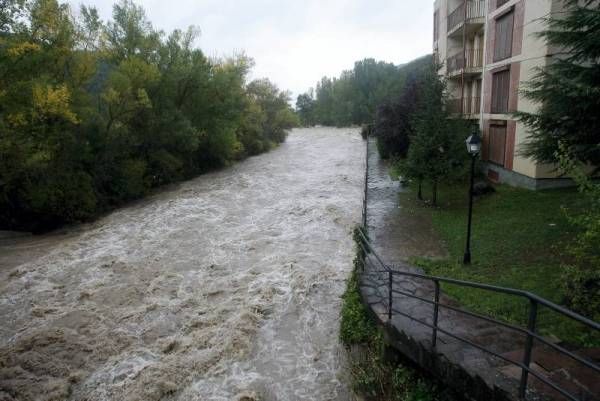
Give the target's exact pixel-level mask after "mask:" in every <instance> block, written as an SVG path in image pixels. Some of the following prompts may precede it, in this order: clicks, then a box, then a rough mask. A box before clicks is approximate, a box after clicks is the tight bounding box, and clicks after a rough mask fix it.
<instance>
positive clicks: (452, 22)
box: [448, 0, 485, 32]
mask: <svg viewBox="0 0 600 401" xmlns="http://www.w3.org/2000/svg"><path fill="white" fill-rule="evenodd" d="M466 5H467V12H466V18H467V21H468V20H470V19H474V18H483V17H484V16H485V0H471V1H467V2H466ZM463 22H465V3H462V4H461V5H460V6H458V7H457V8H455V9H454V11H452V12H451V13H450V14H449V15H448V32H450V31H452V30H453V29H454V28H456V27H457V26H458V25H460V24H461V23H463Z"/></svg>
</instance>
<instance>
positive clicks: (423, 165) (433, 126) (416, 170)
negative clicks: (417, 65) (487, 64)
mask: <svg viewBox="0 0 600 401" xmlns="http://www.w3.org/2000/svg"><path fill="white" fill-rule="evenodd" d="M445 90H446V85H445V82H444V81H443V80H442V78H441V77H440V76H439V75H438V74H437V66H435V65H434V64H433V63H432V64H431V65H430V66H429V67H428V68H427V70H426V71H425V75H424V80H423V84H422V92H421V96H420V101H419V105H418V108H417V111H416V113H415V114H414V117H413V120H412V123H411V126H412V132H413V133H412V135H411V137H410V147H409V149H408V153H407V157H406V159H405V160H404V161H403V163H402V167H403V172H404V174H405V175H406V176H407V178H412V179H416V180H417V181H418V182H419V185H420V183H421V182H422V181H426V182H429V183H430V184H431V186H432V203H433V205H434V206H435V205H437V200H438V199H437V198H438V197H437V189H438V185H439V183H441V182H442V181H444V180H452V179H456V178H459V177H461V176H462V175H463V174H464V172H465V165H466V163H465V162H466V159H467V152H466V151H465V150H464V140H465V138H466V137H467V135H468V132H469V130H468V122H466V121H465V120H451V119H450V118H449V115H448V113H447V112H446V108H445V101H446V94H445Z"/></svg>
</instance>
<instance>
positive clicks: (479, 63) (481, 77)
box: [433, 0, 569, 189]
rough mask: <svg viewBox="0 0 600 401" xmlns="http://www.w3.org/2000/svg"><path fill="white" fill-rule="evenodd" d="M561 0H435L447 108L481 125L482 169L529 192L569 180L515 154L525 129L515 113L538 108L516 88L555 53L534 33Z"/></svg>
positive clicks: (437, 48)
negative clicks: (525, 188) (447, 101)
mask: <svg viewBox="0 0 600 401" xmlns="http://www.w3.org/2000/svg"><path fill="white" fill-rule="evenodd" d="M561 7H562V5H561V1H560V0H436V1H435V6H434V40H433V50H434V54H435V55H436V56H437V57H438V60H439V61H440V62H441V63H443V66H442V68H441V70H440V74H443V75H445V76H446V78H447V81H448V91H449V95H450V100H449V104H448V108H449V110H450V111H451V112H452V113H454V114H456V115H462V116H463V117H464V118H467V119H472V120H473V122H474V123H477V124H479V126H480V128H481V132H482V135H483V149H482V158H483V160H484V162H485V163H484V166H485V173H486V174H487V176H488V178H489V179H490V180H492V181H495V182H504V183H508V184H511V185H517V186H522V187H527V188H532V189H538V188H547V187H554V186H561V185H568V184H569V181H568V180H564V179H561V178H560V177H558V176H557V174H556V171H555V170H554V168H553V166H548V165H542V164H539V163H536V162H534V161H533V160H531V159H528V158H525V157H523V156H521V155H520V154H519V147H520V145H521V144H522V143H523V142H525V140H526V138H527V135H528V134H527V129H526V127H525V126H524V125H523V124H521V123H520V122H518V121H515V120H514V118H512V116H511V114H510V113H512V112H513V111H516V110H521V111H534V110H535V108H536V107H537V106H536V105H535V104H533V103H531V102H530V101H529V100H527V99H525V98H524V97H523V96H522V95H521V94H520V92H519V87H520V86H521V85H522V83H523V82H525V81H528V80H530V79H531V78H532V77H533V75H534V74H535V71H534V69H535V68H536V67H540V66H544V65H545V64H546V63H548V62H550V61H551V57H552V50H553V49H550V48H549V47H548V46H547V45H546V44H545V43H544V41H543V40H541V39H539V38H537V37H536V36H535V33H537V32H540V31H542V30H544V28H545V27H544V22H543V21H542V17H546V16H548V15H549V14H550V13H554V12H557V11H560V8H561Z"/></svg>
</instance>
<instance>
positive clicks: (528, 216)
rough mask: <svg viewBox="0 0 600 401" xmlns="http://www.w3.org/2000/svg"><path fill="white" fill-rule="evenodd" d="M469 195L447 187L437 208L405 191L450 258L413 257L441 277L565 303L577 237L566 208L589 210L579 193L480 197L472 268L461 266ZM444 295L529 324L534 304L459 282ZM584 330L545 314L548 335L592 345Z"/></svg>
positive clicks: (508, 190)
mask: <svg viewBox="0 0 600 401" xmlns="http://www.w3.org/2000/svg"><path fill="white" fill-rule="evenodd" d="M467 194H468V188H467V187H466V186H446V187H443V188H441V190H440V196H439V199H440V206H439V207H437V208H432V207H429V206H427V205H424V204H423V203H421V202H419V201H417V200H416V199H415V198H416V196H415V191H414V188H412V191H411V192H409V193H403V194H400V204H401V205H403V207H405V208H408V209H411V210H413V211H414V213H418V214H421V215H422V216H424V217H425V218H427V219H430V220H431V221H432V222H433V226H434V227H435V229H436V231H437V232H438V233H439V235H440V236H441V237H442V239H443V241H444V242H445V244H446V246H447V248H448V251H449V254H450V256H449V257H448V258H444V259H441V260H431V259H426V258H413V262H415V263H416V264H418V265H419V266H421V267H423V268H425V270H426V271H427V272H428V273H430V274H433V275H438V276H445V277H452V278H458V279H463V280H469V281H476V282H481V283H487V284H492V285H498V286H504V287H512V288H519V289H523V290H526V291H530V292H533V293H535V294H537V295H539V296H542V297H544V298H546V299H549V300H551V301H553V302H555V303H559V304H560V303H562V302H563V300H564V293H563V288H562V286H561V275H562V269H563V267H562V266H563V264H564V263H565V262H568V261H569V257H568V255H567V254H566V251H565V249H566V247H567V246H568V244H569V243H570V240H571V239H572V238H573V235H574V232H573V228H572V227H571V225H570V224H569V222H568V221H567V218H566V216H565V213H564V211H563V208H569V209H571V210H573V211H577V210H578V208H580V207H581V206H582V204H581V200H580V195H579V194H578V192H577V191H576V189H558V190H545V191H530V190H526V189H519V188H512V187H508V186H503V185H499V186H497V187H496V193H494V194H491V195H487V196H484V197H482V198H480V199H477V200H476V202H475V204H474V209H473V236H472V242H471V252H472V264H471V265H470V266H464V265H462V263H461V260H462V256H463V252H464V247H465V238H466V237H465V236H466V223H467V201H468V197H467ZM444 291H445V292H446V293H447V294H449V295H451V296H452V297H454V298H456V299H457V300H458V301H459V302H460V303H461V304H463V305H465V306H467V307H469V308H470V309H471V310H475V311H478V312H482V313H484V314H488V315H491V316H494V317H498V318H501V319H504V320H506V321H509V322H515V323H519V324H524V323H525V322H526V319H527V307H528V304H527V302H526V301H524V300H522V299H520V298H516V297H510V296H507V295H503V294H494V293H489V292H485V293H484V292H482V291H481V290H476V289H468V288H465V287H458V286H453V285H446V286H444ZM579 329H580V328H579V327H577V325H576V324H575V323H573V322H572V321H570V320H568V319H564V318H561V317H559V316H558V315H557V314H555V313H553V312H551V311H549V310H542V311H541V313H540V323H539V330H540V332H541V333H543V334H545V335H554V336H556V337H558V338H560V339H563V340H567V341H568V342H573V343H577V344H586V343H589V342H590V341H591V340H590V339H589V338H588V337H587V336H586V335H585V333H583V332H582V331H581V330H579ZM594 341H595V340H594ZM594 341H592V343H593V342H594Z"/></svg>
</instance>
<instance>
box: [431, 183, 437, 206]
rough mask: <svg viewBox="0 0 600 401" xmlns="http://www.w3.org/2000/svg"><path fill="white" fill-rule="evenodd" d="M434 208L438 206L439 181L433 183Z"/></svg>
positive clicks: (432, 201) (432, 202)
mask: <svg viewBox="0 0 600 401" xmlns="http://www.w3.org/2000/svg"><path fill="white" fill-rule="evenodd" d="M431 204H432V205H433V206H437V181H434V182H433V199H432V200H431Z"/></svg>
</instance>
